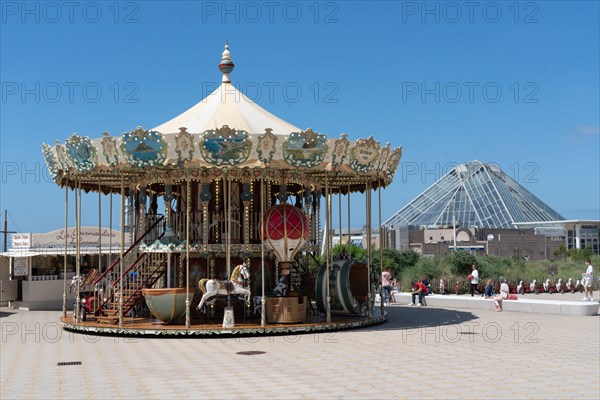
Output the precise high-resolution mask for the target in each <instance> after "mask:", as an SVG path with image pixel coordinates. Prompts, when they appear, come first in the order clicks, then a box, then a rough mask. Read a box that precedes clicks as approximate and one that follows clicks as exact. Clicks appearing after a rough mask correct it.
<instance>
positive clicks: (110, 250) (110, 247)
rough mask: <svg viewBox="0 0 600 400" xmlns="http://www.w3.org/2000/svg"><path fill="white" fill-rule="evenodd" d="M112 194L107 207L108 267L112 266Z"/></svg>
mask: <svg viewBox="0 0 600 400" xmlns="http://www.w3.org/2000/svg"><path fill="white" fill-rule="evenodd" d="M112 196H113V194H112V191H111V192H110V206H109V210H108V214H109V218H108V231H109V234H108V265H111V264H112V235H113V232H112V228H113V225H112V223H113V221H112V220H113V198H112Z"/></svg>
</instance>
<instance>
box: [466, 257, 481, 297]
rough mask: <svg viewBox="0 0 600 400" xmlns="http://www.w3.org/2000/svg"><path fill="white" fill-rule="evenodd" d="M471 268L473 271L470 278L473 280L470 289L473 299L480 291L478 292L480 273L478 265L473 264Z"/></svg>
mask: <svg viewBox="0 0 600 400" xmlns="http://www.w3.org/2000/svg"><path fill="white" fill-rule="evenodd" d="M471 268H472V269H473V270H472V271H471V275H469V276H468V278H469V279H470V280H471V287H470V289H469V293H471V297H473V296H474V295H475V292H477V294H479V291H478V290H477V285H478V284H479V272H477V264H476V263H473V264H471Z"/></svg>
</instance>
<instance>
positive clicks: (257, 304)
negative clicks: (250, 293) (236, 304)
mask: <svg viewBox="0 0 600 400" xmlns="http://www.w3.org/2000/svg"><path fill="white" fill-rule="evenodd" d="M252 300H253V301H254V315H256V314H260V312H261V309H262V296H254V297H253V298H252Z"/></svg>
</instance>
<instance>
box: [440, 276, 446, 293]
mask: <svg viewBox="0 0 600 400" xmlns="http://www.w3.org/2000/svg"><path fill="white" fill-rule="evenodd" d="M445 293H446V284H445V283H444V279H443V278H440V294H445Z"/></svg>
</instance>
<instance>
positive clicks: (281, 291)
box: [273, 276, 287, 296]
mask: <svg viewBox="0 0 600 400" xmlns="http://www.w3.org/2000/svg"><path fill="white" fill-rule="evenodd" d="M285 281H286V278H285V276H282V277H280V278H279V281H277V286H275V288H274V289H273V295H275V296H285V292H286V289H287V285H286V283H285Z"/></svg>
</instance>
